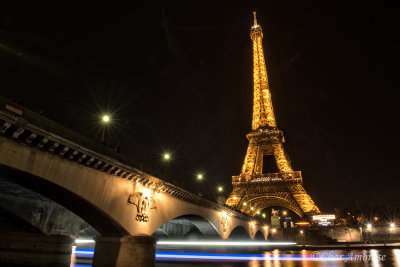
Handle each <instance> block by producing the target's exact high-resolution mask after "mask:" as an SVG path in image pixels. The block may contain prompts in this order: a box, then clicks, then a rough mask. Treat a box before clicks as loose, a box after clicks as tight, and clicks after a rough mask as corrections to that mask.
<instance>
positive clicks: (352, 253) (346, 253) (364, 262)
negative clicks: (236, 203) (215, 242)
mask: <svg viewBox="0 0 400 267" xmlns="http://www.w3.org/2000/svg"><path fill="white" fill-rule="evenodd" d="M73 252H74V253H73V257H72V261H71V262H72V264H71V267H88V266H91V260H92V257H93V248H82V247H78V248H74V249H73ZM156 257H157V262H156V266H157V267H171V266H182V267H184V266H193V265H196V266H200V267H202V266H215V267H228V266H235V267H236V266H237V267H239V266H243V267H298V266H301V267H319V266H332V267H333V266H334V267H342V266H373V267H378V266H379V267H380V266H383V267H385V266H399V267H400V249H370V250H314V251H312V250H297V251H290V250H278V249H275V250H273V251H265V252H263V253H262V252H260V253H258V254H246V253H245V252H244V253H237V251H235V252H232V253H229V252H226V253H217V252H204V251H190V252H188V251H186V252H184V251H165V250H163V251H157V255H156Z"/></svg>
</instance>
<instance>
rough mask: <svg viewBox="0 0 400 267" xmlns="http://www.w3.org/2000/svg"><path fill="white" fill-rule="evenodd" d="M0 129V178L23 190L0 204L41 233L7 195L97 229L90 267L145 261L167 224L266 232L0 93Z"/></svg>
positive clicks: (217, 233)
mask: <svg viewBox="0 0 400 267" xmlns="http://www.w3.org/2000/svg"><path fill="white" fill-rule="evenodd" d="M0 134H1V136H0V178H1V179H2V180H3V181H5V183H9V184H10V185H14V187H12V188H15V187H20V188H22V189H23V190H22V189H21V190H22V191H20V192H22V193H20V195H19V196H17V198H15V197H14V198H7V200H8V202H5V201H1V203H2V207H1V208H3V209H4V210H6V211H7V212H9V213H13V214H14V215H16V216H17V217H19V218H20V219H22V220H25V221H30V224H31V225H33V226H35V227H36V228H39V230H41V232H42V233H43V232H44V233H45V234H46V231H44V230H43V229H40V227H38V225H34V224H35V223H32V221H33V222H35V220H28V219H27V217H29V216H30V215H29V214H27V213H29V212H30V210H29V209H26V208H25V209H24V207H28V206H26V204H21V205H22V206H23V207H22V209H21V207H20V208H19V210H20V212H19V213H18V212H16V211H17V210H18V209H17V208H15V207H14V206H13V204H12V202H13V199H21V198H23V197H24V195H27V194H28V193H23V192H28V191H31V192H35V193H37V194H39V195H41V196H43V197H44V198H45V199H49V200H50V201H52V202H55V203H57V204H58V205H60V206H61V207H62V208H65V209H67V210H69V211H71V212H72V213H73V214H75V215H76V216H77V217H78V218H81V219H82V220H84V221H85V222H87V224H89V225H90V226H92V227H93V228H94V229H95V231H97V232H98V233H99V236H98V237H97V239H96V247H95V255H94V261H93V264H94V266H128V265H130V264H131V263H132V261H134V262H136V263H137V264H142V265H143V266H145V265H146V266H147V265H152V264H153V263H154V255H155V237H154V236H174V235H173V232H174V231H175V232H176V231H177V229H178V228H179V227H178V228H177V227H174V225H180V226H181V227H180V228H179V230H178V231H179V232H180V233H181V234H182V233H183V232H185V233H184V234H189V232H190V229H193V228H195V229H196V231H197V232H198V233H200V234H201V236H203V237H204V238H213V239H215V238H220V239H228V238H232V237H233V235H234V233H247V235H248V238H251V239H254V238H255V237H256V236H257V237H259V236H263V237H264V236H265V237H266V236H267V232H266V231H264V225H262V224H261V223H260V222H258V221H256V220H254V219H253V218H252V217H249V216H247V215H245V214H243V213H240V212H238V211H235V210H232V209H230V208H229V207H227V206H225V205H221V204H218V203H215V202H212V201H209V200H206V199H203V198H201V197H199V196H197V195H195V194H192V193H190V192H188V191H185V190H184V189H182V188H179V187H177V186H174V185H173V184H171V183H169V182H167V181H164V180H161V179H159V178H157V177H155V176H153V175H151V174H149V172H145V171H142V170H140V169H139V168H138V167H137V166H138V165H137V164H135V163H134V162H132V161H131V160H130V159H128V158H125V157H124V156H123V155H121V154H119V153H116V152H114V151H112V150H111V149H108V148H106V147H104V146H101V145H99V144H97V143H96V142H94V141H93V140H90V139H87V138H85V137H83V136H81V135H79V134H77V133H75V132H73V131H71V130H70V129H67V128H65V127H63V126H61V125H59V124H57V123H55V122H53V121H51V120H48V119H46V118H44V117H43V116H41V115H39V114H37V113H34V112H32V111H30V110H29V109H26V108H23V107H20V106H17V105H15V104H14V103H12V102H11V101H9V100H8V99H6V98H3V97H0ZM7 188H10V186H8V187H7ZM24 190H28V191H24ZM14 191H15V190H14ZM14 191H13V192H14ZM21 201H22V200H19V203H23V202H21ZM5 203H8V204H5ZM11 207H13V208H11ZM21 210H22V211H21ZM24 212H25V213H24ZM21 213H24V214H25V215H24V214H21ZM36 216H38V215H36ZM39 217H40V214H39ZM36 221H40V218H39V219H37V220H36ZM0 223H1V222H0ZM185 229H186V230H185ZM70 234H74V233H70ZM16 242H17V241H16ZM1 249H2V247H1V246H0V253H1ZM0 258H1V257H0ZM65 264H66V266H67V264H68V263H65ZM68 266H69V265H68Z"/></svg>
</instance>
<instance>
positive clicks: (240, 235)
mask: <svg viewBox="0 0 400 267" xmlns="http://www.w3.org/2000/svg"><path fill="white" fill-rule="evenodd" d="M228 239H233V240H235V239H240V240H249V239H251V236H250V234H249V232H248V231H247V229H246V228H245V227H243V226H242V225H238V226H236V227H235V228H233V229H232V231H231V232H230V233H229V236H228Z"/></svg>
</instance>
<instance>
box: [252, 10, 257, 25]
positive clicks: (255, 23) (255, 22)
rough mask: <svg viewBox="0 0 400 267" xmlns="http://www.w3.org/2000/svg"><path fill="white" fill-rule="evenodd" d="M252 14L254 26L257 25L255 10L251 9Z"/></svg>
mask: <svg viewBox="0 0 400 267" xmlns="http://www.w3.org/2000/svg"><path fill="white" fill-rule="evenodd" d="M253 15H254V26H256V25H258V24H257V17H256V12H255V11H253Z"/></svg>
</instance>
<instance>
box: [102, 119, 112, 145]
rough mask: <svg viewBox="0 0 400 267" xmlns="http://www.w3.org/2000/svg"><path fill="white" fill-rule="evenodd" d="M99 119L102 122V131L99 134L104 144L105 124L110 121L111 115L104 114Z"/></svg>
mask: <svg viewBox="0 0 400 267" xmlns="http://www.w3.org/2000/svg"><path fill="white" fill-rule="evenodd" d="M101 121H102V122H103V133H102V134H101V143H102V144H103V145H104V144H105V143H104V137H105V134H106V125H107V124H108V123H110V121H111V117H110V115H107V114H104V115H103V117H101Z"/></svg>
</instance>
